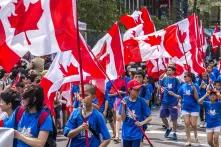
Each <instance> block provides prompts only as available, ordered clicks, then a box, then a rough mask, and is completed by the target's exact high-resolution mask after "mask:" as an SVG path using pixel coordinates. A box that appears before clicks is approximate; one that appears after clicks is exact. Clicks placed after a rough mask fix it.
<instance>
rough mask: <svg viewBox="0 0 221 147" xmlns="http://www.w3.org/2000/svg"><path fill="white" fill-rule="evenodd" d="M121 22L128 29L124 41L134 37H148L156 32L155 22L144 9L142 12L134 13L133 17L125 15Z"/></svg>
mask: <svg viewBox="0 0 221 147" xmlns="http://www.w3.org/2000/svg"><path fill="white" fill-rule="evenodd" d="M120 21H121V23H122V24H123V25H124V26H125V27H126V29H128V30H127V31H126V32H125V34H124V37H123V40H124V41H126V40H128V39H130V38H132V37H138V36H141V35H147V34H150V33H153V32H155V31H156V29H155V25H154V22H153V21H152V19H151V17H150V14H149V12H148V10H147V9H146V8H142V9H141V10H140V11H134V13H133V14H132V15H123V16H121V18H120Z"/></svg>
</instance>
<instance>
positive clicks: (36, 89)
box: [22, 84, 44, 111]
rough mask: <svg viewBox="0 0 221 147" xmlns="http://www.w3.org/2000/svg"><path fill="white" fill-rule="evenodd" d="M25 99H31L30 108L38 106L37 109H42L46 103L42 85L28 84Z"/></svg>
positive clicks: (24, 94)
mask: <svg viewBox="0 0 221 147" xmlns="http://www.w3.org/2000/svg"><path fill="white" fill-rule="evenodd" d="M22 96H23V99H29V102H28V106H27V108H28V109H31V108H32V107H34V106H35V107H36V109H37V111H40V110H41V109H42V108H43V103H44V92H43V89H42V87H40V86H38V85H33V84H31V85H28V86H27V87H26V88H25V90H24V93H23V95H22Z"/></svg>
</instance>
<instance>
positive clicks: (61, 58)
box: [41, 51, 90, 108]
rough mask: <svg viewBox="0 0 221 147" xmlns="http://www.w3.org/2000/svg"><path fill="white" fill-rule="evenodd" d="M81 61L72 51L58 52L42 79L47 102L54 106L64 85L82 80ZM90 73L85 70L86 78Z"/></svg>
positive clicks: (84, 75) (50, 106) (51, 106)
mask: <svg viewBox="0 0 221 147" xmlns="http://www.w3.org/2000/svg"><path fill="white" fill-rule="evenodd" d="M79 73H80V69H79V63H78V62H77V60H76V59H75V58H74V56H73V54H72V51H64V52H60V53H57V55H56V57H55V59H54V61H53V63H52V64H51V66H50V68H49V70H48V72H47V73H46V75H45V76H44V77H43V78H42V80H41V86H42V87H43V89H44V92H45V97H46V98H45V103H46V104H47V105H48V106H49V108H53V102H54V95H51V94H55V92H56V91H58V90H59V89H60V88H61V87H62V85H66V84H70V83H73V82H79V81H80V74H79ZM89 76H90V74H88V73H86V72H83V77H84V80H85V79H86V77H89Z"/></svg>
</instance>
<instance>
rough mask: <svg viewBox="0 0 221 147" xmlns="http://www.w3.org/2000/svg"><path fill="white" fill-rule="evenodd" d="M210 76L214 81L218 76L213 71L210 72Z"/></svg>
mask: <svg viewBox="0 0 221 147" xmlns="http://www.w3.org/2000/svg"><path fill="white" fill-rule="evenodd" d="M209 78H210V80H211V81H212V82H214V81H216V76H215V75H214V73H213V72H211V73H210V74H209Z"/></svg>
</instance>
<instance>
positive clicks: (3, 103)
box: [0, 99, 11, 111]
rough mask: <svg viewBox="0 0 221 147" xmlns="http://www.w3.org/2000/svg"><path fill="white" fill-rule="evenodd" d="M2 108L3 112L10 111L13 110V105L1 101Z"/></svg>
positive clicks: (0, 106)
mask: <svg viewBox="0 0 221 147" xmlns="http://www.w3.org/2000/svg"><path fill="white" fill-rule="evenodd" d="M0 108H1V110H2V111H8V110H9V109H11V103H9V104H7V103H6V102H5V101H3V100H2V99H0Z"/></svg>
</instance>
